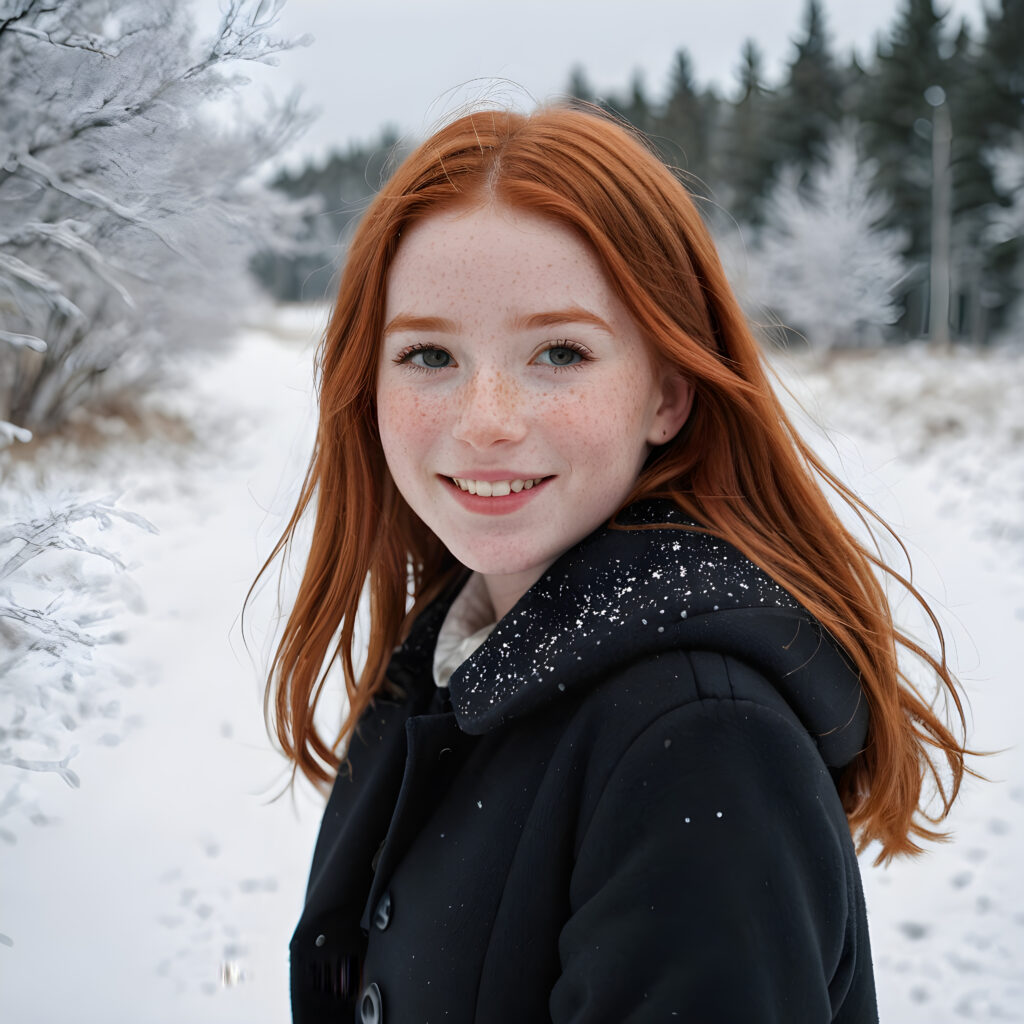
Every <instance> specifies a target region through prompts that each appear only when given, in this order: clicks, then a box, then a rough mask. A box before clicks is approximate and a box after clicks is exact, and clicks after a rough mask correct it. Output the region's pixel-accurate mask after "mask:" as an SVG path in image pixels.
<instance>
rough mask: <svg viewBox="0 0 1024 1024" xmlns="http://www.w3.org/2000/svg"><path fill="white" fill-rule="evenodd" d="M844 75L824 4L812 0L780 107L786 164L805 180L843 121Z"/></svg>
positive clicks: (780, 143) (779, 142)
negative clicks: (830, 38)
mask: <svg viewBox="0 0 1024 1024" xmlns="http://www.w3.org/2000/svg"><path fill="white" fill-rule="evenodd" d="M842 92H843V81H842V76H841V75H840V72H839V70H838V68H837V67H836V64H835V61H834V60H833V58H832V54H831V53H830V51H829V46H828V36H827V33H826V30H825V20H824V14H823V13H822V7H821V2H820V0H808V3H807V11H806V14H805V16H804V25H803V36H802V37H801V38H800V39H798V40H797V41H796V56H795V57H794V58H793V60H792V61H791V62H790V64H789V69H788V72H787V76H786V80H785V82H784V84H783V86H782V88H781V89H780V90H779V96H778V101H777V102H776V104H775V119H774V121H775V127H774V137H775V142H776V146H777V149H778V153H777V159H778V160H779V161H780V162H781V163H785V164H788V165H790V166H795V167H798V168H800V170H801V173H802V175H803V177H804V178H806V176H807V174H808V173H809V172H810V170H811V168H813V167H814V166H815V165H816V164H818V163H820V162H821V160H822V159H823V157H824V155H825V150H826V148H827V146H828V143H829V140H830V139H831V138H832V136H833V135H834V134H835V131H836V129H837V128H838V126H839V121H840V119H841V116H842Z"/></svg>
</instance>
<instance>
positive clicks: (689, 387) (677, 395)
mask: <svg viewBox="0 0 1024 1024" xmlns="http://www.w3.org/2000/svg"><path fill="white" fill-rule="evenodd" d="M692 407H693V384H691V383H690V381H688V380H687V379H686V378H685V377H684V376H683V375H682V374H680V373H678V372H676V371H672V372H671V373H667V374H665V376H664V377H663V378H662V382H661V404H660V405H659V406H658V409H657V411H656V412H655V414H654V422H653V423H652V424H651V431H650V433H649V434H648V435H647V440H648V441H649V442H650V443H651V444H653V445H659V444H667V443H668V442H669V441H671V440H672V438H674V437H675V436H676V434H678V433H679V431H680V430H681V429H682V427H683V424H684V423H685V422H686V420H687V418H688V417H689V415H690V409H691V408H692Z"/></svg>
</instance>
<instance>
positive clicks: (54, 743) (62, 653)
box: [0, 498, 154, 837]
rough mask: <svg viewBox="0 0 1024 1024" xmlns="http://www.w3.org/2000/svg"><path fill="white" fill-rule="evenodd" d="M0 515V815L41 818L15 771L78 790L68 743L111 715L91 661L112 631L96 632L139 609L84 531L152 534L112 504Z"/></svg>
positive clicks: (48, 505)
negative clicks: (49, 776)
mask: <svg viewBox="0 0 1024 1024" xmlns="http://www.w3.org/2000/svg"><path fill="white" fill-rule="evenodd" d="M0 516H2V519H0V521H2V522H3V525H2V526H0V818H3V817H4V816H6V815H8V814H11V813H13V811H15V810H17V809H20V810H22V811H23V812H25V814H26V816H27V817H29V818H30V819H31V818H38V819H40V820H45V816H42V817H41V818H40V812H39V811H38V806H37V803H36V802H35V801H33V800H31V799H30V797H27V796H26V795H25V786H26V778H25V775H24V773H26V772H31V773H38V772H54V773H56V774H58V775H59V776H60V777H61V778H63V779H64V780H65V781H66V782H67V783H68V784H69V785H73V786H77V785H78V777H77V775H76V774H75V773H74V772H73V771H72V770H71V769H70V768H69V767H68V762H69V760H70V759H71V757H72V756H73V755H74V753H75V750H76V749H77V747H75V748H72V749H71V750H68V749H67V747H68V743H67V737H68V736H69V735H70V734H71V733H75V734H76V735H77V736H78V738H79V742H82V741H85V740H87V739H89V736H90V732H91V730H92V726H93V725H94V724H99V725H101V726H102V727H103V728H104V729H106V730H108V731H109V728H110V722H111V720H112V719H116V718H118V716H119V714H120V705H119V704H118V702H117V701H116V700H112V699H106V695H107V694H108V692H109V691H110V689H111V687H112V685H116V684H117V683H118V682H119V676H118V674H117V672H116V671H115V670H114V669H113V668H112V667H111V666H109V665H106V666H105V665H104V664H103V663H102V661H100V660H98V659H97V657H96V655H97V653H98V652H99V650H100V649H101V648H102V647H104V646H106V645H108V644H111V643H116V642H118V641H119V640H120V639H121V634H120V633H118V632H117V631H113V632H112V631H110V630H105V631H104V630H100V629H99V628H98V627H99V626H100V625H101V624H102V623H105V622H108V621H109V620H110V619H111V618H112V617H113V615H114V613H115V612H116V611H118V610H119V609H120V608H121V607H123V606H124V605H126V604H127V605H129V606H135V607H138V605H139V600H138V597H137V594H136V593H135V592H134V590H133V587H132V585H131V583H130V580H129V578H128V576H127V567H126V565H125V562H124V559H123V558H122V557H121V555H120V554H118V553H117V552H116V551H115V550H113V549H112V548H111V547H109V545H106V544H101V543H99V542H98V541H97V540H95V539H94V538H93V537H92V536H90V534H91V533H96V532H97V531H109V530H110V529H111V528H112V527H113V526H114V524H115V522H116V521H117V520H122V521H125V522H128V523H130V524H132V525H133V526H135V527H138V528H140V529H143V530H147V531H149V532H154V527H153V526H152V525H151V524H150V523H149V522H147V521H146V520H145V519H143V518H142V517H141V516H139V515H136V514H135V513H132V512H128V511H125V510H124V509H120V508H117V507H116V505H115V504H114V500H113V499H112V498H104V499H99V500H94V501H82V500H78V499H74V498H62V499H58V500H57V501H55V502H44V501H43V500H41V499H38V498H37V499H35V500H34V501H26V500H24V499H20V500H19V501H18V502H17V503H11V502H10V500H9V499H8V500H7V501H5V502H0ZM104 567H105V568H104ZM12 773H13V774H12ZM2 831H3V833H4V834H5V835H6V836H8V837H10V836H11V835H13V833H11V832H10V831H9V830H7V829H4V830H2Z"/></svg>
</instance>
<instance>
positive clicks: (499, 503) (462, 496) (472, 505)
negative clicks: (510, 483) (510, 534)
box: [438, 470, 555, 516]
mask: <svg viewBox="0 0 1024 1024" xmlns="http://www.w3.org/2000/svg"><path fill="white" fill-rule="evenodd" d="M542 475H543V474H542ZM452 476H458V477H459V478H460V479H462V480H465V479H469V480H486V481H488V482H489V483H493V482H494V481H495V480H535V479H537V477H531V476H529V475H528V474H518V473H516V474H511V473H510V472H508V471H507V470H501V471H500V472H497V473H495V472H481V471H479V470H477V471H475V472H473V473H465V474H463V473H453V474H452ZM438 479H439V480H440V481H441V482H442V483H443V484H444V485H445V486H446V487H447V488H448V491H449V493H450V494H451V495H452V497H453V498H455V500H456V501H457V502H458V503H459V504H460V505H461V506H462V507H463V508H464V509H466V510H467V511H469V512H477V513H479V514H480V515H485V516H502V515H508V514H509V513H511V512H518V511H519V509H521V508H523V506H524V505H528V504H529V503H530V502H531V501H533V500H534V499H535V498H536V497H537V495H538V494H540V493H541V492H542V491H544V490H545V488H546V487H547V486H548V484H549V483H551V481H552V480H554V479H555V478H554V477H553V476H548V477H546V478H545V479H543V480H541V482H540V483H539V484H534V485H533V487H531V488H530V489H529V490H526V489H525V488H524V489H523V490H521V491H511V492H510V493H509V494H505V495H502V496H501V497H500V498H481V497H480V495H478V494H470V493H469V491H464V490H462V488H461V487H459V485H458V484H456V483H455V482H454V481H453V480H452V479H451V477H448V476H440V475H438Z"/></svg>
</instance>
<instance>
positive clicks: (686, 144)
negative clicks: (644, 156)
mask: <svg viewBox="0 0 1024 1024" xmlns="http://www.w3.org/2000/svg"><path fill="white" fill-rule="evenodd" d="M716 107H717V101H716V99H715V97H714V96H713V95H712V94H710V93H707V92H701V91H699V90H698V88H697V85H696V83H695V82H694V79H693V69H692V67H691V64H690V55H689V54H688V53H687V52H686V51H685V50H679V51H678V52H677V53H676V56H675V60H674V62H673V64H672V70H671V73H670V76H669V88H668V95H667V97H666V100H665V105H664V107H663V109H662V111H661V114H660V115H659V116H658V117H657V118H655V121H654V132H655V135H656V141H657V143H658V144H659V146H660V148H661V150H662V154H663V156H664V158H665V159H666V161H667V162H668V163H669V164H671V165H672V166H675V167H678V168H679V170H680V171H681V172H682V175H683V177H684V179H685V184H686V185H687V187H688V188H690V190H691V191H693V192H696V193H697V194H699V195H705V196H706V195H708V194H709V193H710V184H711V181H710V178H711V170H712V161H711V145H712V133H713V128H714V122H715V113H716Z"/></svg>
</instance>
